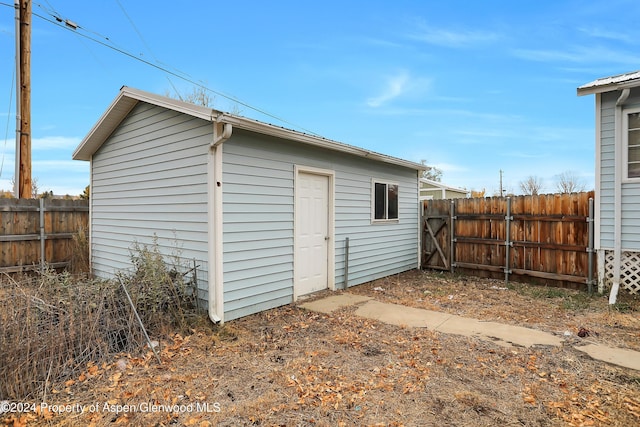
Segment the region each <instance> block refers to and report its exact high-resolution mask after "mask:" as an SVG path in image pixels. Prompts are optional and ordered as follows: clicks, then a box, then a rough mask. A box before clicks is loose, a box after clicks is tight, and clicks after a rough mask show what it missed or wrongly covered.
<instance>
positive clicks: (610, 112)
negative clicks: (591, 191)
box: [599, 93, 618, 248]
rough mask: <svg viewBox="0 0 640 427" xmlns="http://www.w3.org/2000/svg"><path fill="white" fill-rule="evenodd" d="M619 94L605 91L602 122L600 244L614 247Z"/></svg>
mask: <svg viewBox="0 0 640 427" xmlns="http://www.w3.org/2000/svg"><path fill="white" fill-rule="evenodd" d="M617 98H618V95H617V94H616V93H603V94H602V106H601V119H600V120H601V124H600V139H601V148H600V150H601V151H600V195H599V196H600V246H601V247H602V248H613V229H614V225H613V222H614V218H613V216H614V215H613V213H614V189H615V175H614V167H615V143H614V141H615V106H616V99H617Z"/></svg>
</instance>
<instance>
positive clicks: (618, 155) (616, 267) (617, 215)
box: [609, 88, 631, 304]
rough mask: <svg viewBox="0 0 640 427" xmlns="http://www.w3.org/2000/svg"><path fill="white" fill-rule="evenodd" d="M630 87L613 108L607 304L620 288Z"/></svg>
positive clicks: (613, 299) (615, 297)
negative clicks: (624, 143) (625, 115)
mask: <svg viewBox="0 0 640 427" xmlns="http://www.w3.org/2000/svg"><path fill="white" fill-rule="evenodd" d="M630 92H631V89H629V88H626V89H622V93H621V94H620V97H619V98H618V100H617V101H616V110H615V124H616V131H615V159H616V165H615V168H614V170H615V172H614V173H615V183H616V186H615V190H614V198H613V199H614V201H613V204H614V212H613V218H614V220H613V223H614V228H613V241H614V249H613V252H614V258H613V285H612V286H611V293H610V294H609V304H615V303H616V299H617V297H618V290H619V289H620V264H621V263H622V166H623V165H622V106H623V105H624V103H625V102H626V100H627V98H629V94H630Z"/></svg>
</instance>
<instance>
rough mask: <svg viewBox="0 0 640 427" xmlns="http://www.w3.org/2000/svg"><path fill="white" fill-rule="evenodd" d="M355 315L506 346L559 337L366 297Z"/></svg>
mask: <svg viewBox="0 0 640 427" xmlns="http://www.w3.org/2000/svg"><path fill="white" fill-rule="evenodd" d="M355 314H356V315H358V316H362V317H366V318H368V319H374V320H378V321H380V322H384V323H389V324H392V325H398V326H408V327H414V328H415V327H417V328H428V329H431V330H433V331H438V332H442V333H445V334H455V335H463V336H467V337H472V336H476V337H480V338H484V339H487V340H490V341H492V342H495V343H496V344H499V345H502V346H506V347H509V346H511V345H519V346H522V347H531V346H534V345H551V346H559V345H560V344H562V340H561V339H560V338H559V337H557V336H555V335H553V334H550V333H547V332H542V331H538V330H535V329H529V328H523V327H521V326H511V325H503V324H501V323H496V322H482V321H479V320H476V319H470V318H467V317H461V316H456V315H453V314H447V313H442V312H439V311H431V310H423V309H420V308H413V307H407V306H404V305H400V304H389V303H383V302H380V301H376V300H370V301H367V302H366V303H365V304H362V305H361V306H360V307H358V309H357V310H356V312H355Z"/></svg>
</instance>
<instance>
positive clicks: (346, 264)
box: [342, 237, 349, 290]
mask: <svg viewBox="0 0 640 427" xmlns="http://www.w3.org/2000/svg"><path fill="white" fill-rule="evenodd" d="M342 289H345V290H347V289H349V238H348V237H345V239H344V284H343V285H342Z"/></svg>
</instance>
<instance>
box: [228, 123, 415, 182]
mask: <svg viewBox="0 0 640 427" xmlns="http://www.w3.org/2000/svg"><path fill="white" fill-rule="evenodd" d="M217 120H219V121H222V122H225V123H230V124H231V125H232V126H234V127H237V128H240V129H244V130H247V131H251V132H256V133H261V134H265V135H270V136H274V137H277V138H284V139H288V140H292V141H296V142H301V143H303V144H307V145H313V146H316V147H321V148H326V149H329V150H332V151H339V152H342V153H347V154H353V155H356V156H359V157H364V158H368V159H372V160H377V161H381V162H384V163H390V164H394V165H398V166H403V167H406V168H409V169H415V170H426V169H427V167H425V166H424V165H422V164H420V163H415V162H411V161H408V160H404V159H400V158H397V157H393V156H388V155H386V154H381V153H377V152H375V151H370V150H366V149H364V148H359V147H355V146H352V145H348V144H344V143H341V142H337V141H332V140H330V139H327V138H323V137H320V136H316V135H310V134H306V133H301V132H298V131H295V130H292V129H286V128H282V127H278V126H274V125H271V124H268V123H263V122H259V121H256V120H252V119H249V118H246V117H239V116H234V115H228V114H223V115H221V116H218V117H217Z"/></svg>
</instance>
